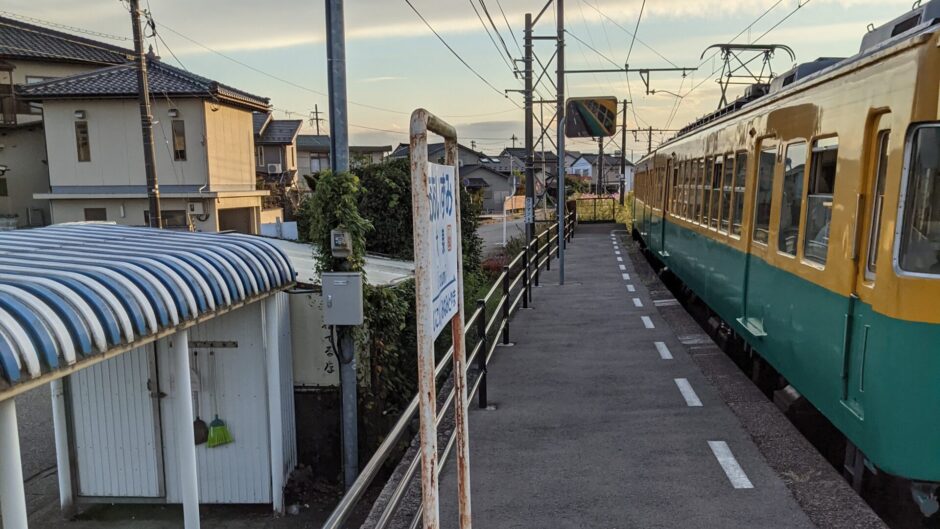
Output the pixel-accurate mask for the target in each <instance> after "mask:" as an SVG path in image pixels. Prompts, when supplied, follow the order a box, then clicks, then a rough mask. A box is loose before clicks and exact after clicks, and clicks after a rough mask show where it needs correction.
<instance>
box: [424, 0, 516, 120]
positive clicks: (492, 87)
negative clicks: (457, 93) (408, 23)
mask: <svg viewBox="0 0 940 529" xmlns="http://www.w3.org/2000/svg"><path fill="white" fill-rule="evenodd" d="M405 3H406V4H408V7H410V8H411V10H412V11H414V13H415V15H417V16H418V18H419V19H421V21H422V22H424V25H425V26H427V28H428V29H429V30H431V33H433V34H434V36H435V37H437V40H439V41H441V44H443V45H444V47H445V48H447V50H448V51H450V52H451V54H453V56H454V57H456V58H457V60H458V61H460V63H461V64H463V65H464V66H465V67H466V68H467V69H468V70H470V71H471V72H473V74H474V75H475V76H476V77H477V78H478V79H480V80H481V81H483V84H485V85H486V86H488V87H490V89H492V90H493V91H494V92H496V93H497V94H499V95H501V96H503V97H505V98H506V99H508V100H509V101H511V102H512V104H514V105H516V106H517V107H519V108H522V106H521V105H519V103H516V102H515V101H514V100H512V99H509V96H508V95H506V94H505V93H503V91H501V90H500V89H499V88H496V86H494V85H493V83H491V82H489V81H488V80H487V79H486V78H485V77H483V75H482V74H480V72H478V71H477V70H476V69H475V68H474V67H473V66H470V63H468V62H467V61H466V60H464V58H463V57H461V56H460V54H459V53H457V51H456V50H455V49H454V48H453V47H451V45H450V44H448V43H447V41H446V40H444V37H442V36H441V34H440V33H438V32H437V30H436V29H434V26H432V25H431V23H430V22H428V20H427V19H426V18H424V15H422V14H421V12H420V11H418V8H416V7H415V6H414V4H412V3H411V0H405Z"/></svg>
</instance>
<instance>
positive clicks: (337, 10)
mask: <svg viewBox="0 0 940 529" xmlns="http://www.w3.org/2000/svg"><path fill="white" fill-rule="evenodd" d="M345 31H346V30H345V26H344V22H343V0H326V34H327V39H328V40H327V46H326V61H327V77H328V79H327V81H328V82H329V92H330V94H329V96H330V116H331V118H330V168H331V169H332V170H333V172H334V173H340V172H344V171H348V170H349V123H348V122H347V119H348V114H347V109H346V33H345Z"/></svg>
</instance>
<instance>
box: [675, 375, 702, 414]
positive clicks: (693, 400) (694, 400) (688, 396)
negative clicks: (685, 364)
mask: <svg viewBox="0 0 940 529" xmlns="http://www.w3.org/2000/svg"><path fill="white" fill-rule="evenodd" d="M673 381H675V383H676V386H678V387H679V393H682V398H684V399H685V404H686V406H688V407H690V408H699V407H701V406H702V401H701V400H699V398H698V395H696V394H695V390H694V389H692V384H689V379H687V378H674V379H673Z"/></svg>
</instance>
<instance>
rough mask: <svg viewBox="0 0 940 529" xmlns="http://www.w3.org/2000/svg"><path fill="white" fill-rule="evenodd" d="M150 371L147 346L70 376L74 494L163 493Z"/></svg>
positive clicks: (151, 362)
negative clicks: (74, 476)
mask: <svg viewBox="0 0 940 529" xmlns="http://www.w3.org/2000/svg"><path fill="white" fill-rule="evenodd" d="M155 371H156V365H155V358H154V349H153V345H152V344H151V345H145V346H143V347H138V348H136V349H132V350H131V351H128V352H127V353H124V354H123V355H120V356H116V357H114V358H111V359H110V360H106V361H104V362H101V363H100V364H96V365H93V366H91V367H88V368H86V369H83V370H81V371H79V372H77V373H75V374H74V375H71V376H70V377H69V379H68V380H69V384H68V386H69V397H70V399H71V406H72V414H71V417H72V425H71V426H72V439H73V440H74V442H73V446H74V447H75V467H76V471H77V472H76V473H77V482H78V495H79V496H110V497H128V498H158V497H162V496H163V472H162V469H163V462H162V460H161V454H162V448H161V446H160V438H159V435H158V433H157V427H156V424H157V414H156V399H157V397H158V396H159V394H160V393H159V388H157V387H156V383H157V377H156V373H155ZM148 381H152V382H151V388H152V390H148V389H147V386H148ZM152 395H153V396H152Z"/></svg>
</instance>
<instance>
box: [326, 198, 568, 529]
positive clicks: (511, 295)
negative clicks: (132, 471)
mask: <svg viewBox="0 0 940 529" xmlns="http://www.w3.org/2000/svg"><path fill="white" fill-rule="evenodd" d="M575 222H576V219H575V213H574V212H573V211H572V212H569V213H568V214H567V215H566V216H565V239H566V241H570V240H571V238H572V236H573V233H574V226H575ZM553 234H554V235H553ZM542 238H544V239H545V241H546V243H545V244H544V245H543V244H541V243H539V242H538V241H540V240H541V239H542ZM558 242H559V241H558V222H552V224H550V225H549V227H548V228H547V229H545V230H543V231H542V232H540V233H538V234H537V235H536V236H535V237H534V238H533V239H532V241H529V243H528V244H526V246H525V248H523V250H522V251H520V252H519V254H518V255H516V256H515V257H514V258H513V259H512V260H511V261H510V262H509V264H507V265H506V266H504V267H503V272H502V273H501V274H500V275H499V276H498V277H497V278H496V280H495V281H494V282H493V286H492V287H491V288H490V289H489V291H488V292H487V293H486V295H485V296H484V297H483V298H481V299H479V300H477V301H476V310H474V311H473V313H472V314H471V315H470V317H469V318H467V320H466V322H465V324H464V329H465V331H464V333H465V336H466V339H467V344H468V345H469V344H471V343H473V344H474V345H473V347H472V348H471V349H470V354H469V355H468V357H467V366H473V367H474V368H475V369H474V370H475V371H476V373H477V377H476V379H475V380H474V383H473V385H472V387H471V388H470V392H469V394H468V402H470V401H472V400H473V398H474V396H475V395H477V394H479V397H480V398H479V403H478V405H479V407H480V408H482V409H485V408H486V407H487V388H486V370H487V365H489V362H490V359H491V358H492V357H493V353H494V352H495V351H496V348H497V347H498V346H500V345H510V344H511V343H510V341H509V319H510V318H511V317H512V314H513V313H514V312H515V311H516V310H518V308H519V304H520V303H521V302H522V300H523V299H525V300H531V297H532V286H533V279H534V278H537V277H538V272H539V269H540V268H541V267H542V264H543V263H545V266H546V270H551V259H552V254H553V253H555V254H556V255H557V253H558V250H559V248H558ZM533 247H534V248H535V249H534V250H532V256H529V253H530V250H531V249H532V248H533ZM543 254H544V258H543V257H542V256H543ZM517 268H518V270H516V269H517ZM533 274H534V275H533ZM524 278H525V279H524ZM520 282H521V283H522V286H521V287H520ZM535 285H536V286H538V281H537V280H536V281H535ZM517 287H518V288H517ZM514 291H515V292H514ZM497 295H498V299H497ZM523 296H524V297H523ZM527 304H528V301H527V302H526V305H527ZM491 305H492V306H491ZM488 315H489V318H487V316H488ZM478 320H479V321H478ZM494 328H495V332H494ZM471 339H472V340H473V342H471ZM484 353H485V354H484ZM453 354H454V348H453V346H451V347H450V348H449V349H448V350H447V352H446V353H445V354H444V356H443V357H442V358H441V360H440V361H439V362H438V364H437V366H436V367H435V369H434V375H435V377H437V378H440V376H441V375H442V374H443V373H444V372H445V371H446V370H447V369H448V368H449V367H450V365H451V360H452V359H453ZM453 399H454V389H453V387H452V388H451V390H450V392H449V393H448V395H447V397H446V398H445V403H444V405H443V406H441V407H440V412H439V413H438V415H437V417H436V422H437V423H438V424H440V422H441V421H442V420H443V419H444V417H445V416H446V414H447V412H448V411H449V410H450V408H451V406H450V403H451V402H452V401H453ZM417 412H418V396H417V395H416V396H415V397H414V398H412V399H411V402H410V403H408V406H407V407H406V408H405V410H404V411H403V412H402V414H401V417H399V419H398V422H396V423H395V425H394V426H393V427H392V429H391V431H389V433H388V436H387V437H386V438H385V440H384V441H383V442H382V444H380V445H379V447H378V449H376V451H375V453H374V454H373V455H372V458H371V459H370V460H369V462H368V463H366V465H365V466H364V467H363V468H362V471H361V472H360V473H359V477H358V478H357V479H356V481H355V482H354V483H353V485H352V487H350V488H349V490H348V491H347V492H346V495H345V496H343V498H342V499H341V500H340V502H339V503H338V504H337V505H336V507H335V508H334V509H333V513H332V514H331V515H330V517H329V518H328V519H327V521H326V522H325V523H324V524H323V528H322V529H339V528H341V527H343V524H344V523H345V522H346V520H347V519H348V518H349V516H350V515H351V514H352V512H353V511H354V510H355V508H356V507H357V506H358V504H359V501H360V500H361V499H362V496H363V494H365V492H366V490H367V489H368V488H369V486H370V485H371V484H372V482H373V480H374V479H375V477H376V476H377V475H378V474H379V471H380V470H381V469H382V467H383V465H385V463H386V461H388V458H389V457H390V456H391V454H392V452H393V451H394V448H395V447H396V446H397V445H398V444H399V443H400V442H401V441H402V437H403V436H404V434H405V432H406V431H408V430H409V426H410V424H411V422H412V421H413V419H414V418H415V416H416V414H417ZM455 439H456V431H455V432H452V433H451V436H450V439H449V440H448V442H447V444H446V446H445V449H444V452H443V454H442V455H441V458H440V463H439V465H438V471H440V469H441V468H443V467H444V463H445V462H446V461H447V456H448V455H449V453H450V447H451V446H452V445H453V443H454V440H455ZM420 459H421V458H420V455H419V454H415V458H414V459H413V460H412V461H411V463H410V464H409V466H408V468H407V470H406V471H405V474H404V476H403V477H402V479H401V480H400V481H399V482H398V485H397V486H396V488H395V490H394V491H393V492H392V495H391V496H390V498H389V501H388V503H387V504H386V506H385V509H384V510H383V511H382V514H381V516H380V517H379V519H378V521H377V522H376V524H375V526H374V529H384V528H385V527H387V526H388V523H389V522H390V521H391V519H392V517H393V516H394V515H395V512H396V511H397V510H398V506H399V504H400V503H401V500H402V498H403V497H404V495H405V492H406V491H407V490H408V486H409V485H410V484H411V481H412V479H413V478H414V476H415V473H416V472H417V471H418V463H419V462H420ZM420 518H421V514H420V510H419V511H418V513H417V514H416V516H415V520H413V524H414V523H415V521H417V520H420Z"/></svg>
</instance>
